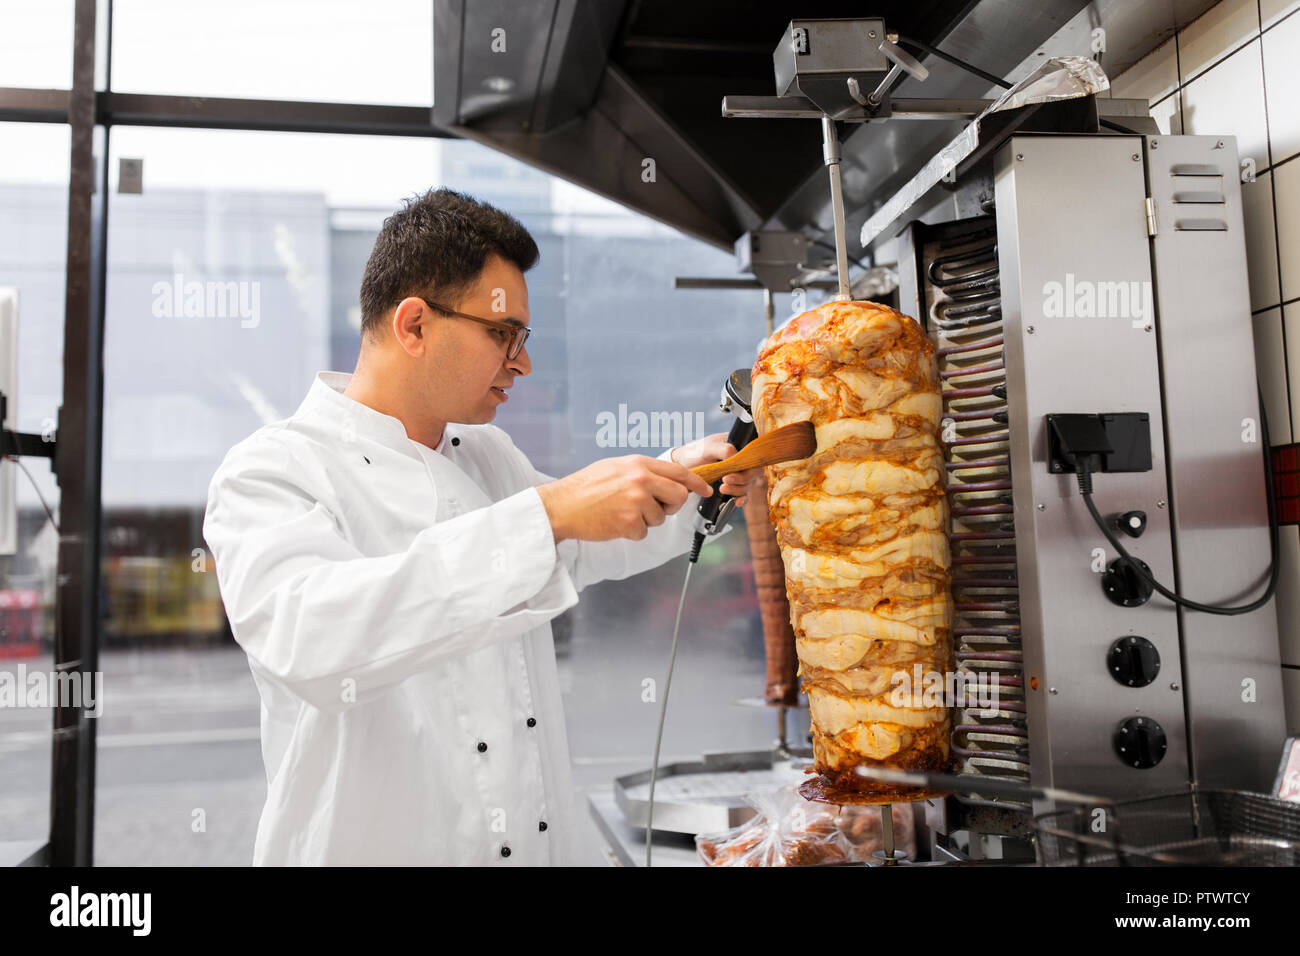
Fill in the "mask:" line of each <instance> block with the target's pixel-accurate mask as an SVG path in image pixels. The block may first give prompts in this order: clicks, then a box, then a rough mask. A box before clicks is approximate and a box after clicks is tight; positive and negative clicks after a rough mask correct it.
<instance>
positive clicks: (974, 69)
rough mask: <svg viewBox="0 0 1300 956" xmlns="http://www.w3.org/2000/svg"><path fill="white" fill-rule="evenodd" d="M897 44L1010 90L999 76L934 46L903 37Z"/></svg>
mask: <svg viewBox="0 0 1300 956" xmlns="http://www.w3.org/2000/svg"><path fill="white" fill-rule="evenodd" d="M898 42H899V43H903V44H906V45H907V46H910V47H915V48H916V49H918V50H920V51H922V52H923V53H929V54H930V55H931V56H937V57H938V58H939V59H941V60H947V61H948V62H949V63H951V64H952V65H953V66H955V67H958V68H959V69H962V70H965V71H966V72H967V73H971V74H973V75H975V76H978V77H979V78H980V79H981V80H987V81H988V82H990V83H992V84H993V85H995V86H998V87H1001V88H1002V89H1004V90H1009V89H1011V84H1010V83H1008V82H1007V81H1006V80H1004V79H1002V78H1001V77H1000V76H995V75H994V74H992V73H989V72H987V71H986V70H981V69H980V68H979V67H978V66H972V65H971V64H970V63H967V62H966V61H965V60H959V59H957V57H955V56H953V55H952V54H951V53H944V52H943V51H942V50H940V49H939V48H938V47H936V46H931V45H930V44H928V43H922V42H921V41H920V40H913V39H912V38H911V37H905V36H899V38H898Z"/></svg>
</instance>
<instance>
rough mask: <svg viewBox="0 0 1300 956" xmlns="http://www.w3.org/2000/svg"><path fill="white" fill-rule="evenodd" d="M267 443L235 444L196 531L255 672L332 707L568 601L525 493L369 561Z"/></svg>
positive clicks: (282, 452) (536, 509) (549, 539)
mask: <svg viewBox="0 0 1300 956" xmlns="http://www.w3.org/2000/svg"><path fill="white" fill-rule="evenodd" d="M303 473H304V472H303V469H302V468H301V466H300V465H299V464H298V462H297V461H296V459H295V458H294V456H293V454H292V452H291V451H289V450H288V449H286V448H284V447H283V446H280V445H278V444H276V443H274V442H269V441H265V440H262V441H256V442H255V443H250V444H249V445H247V446H237V447H236V449H235V450H233V451H232V453H231V454H230V455H229V456H227V459H226V461H225V462H223V463H222V465H221V467H220V468H219V469H218V471H217V473H216V475H215V476H214V477H213V479H212V483H211V486H210V488H209V492H208V506H207V512H206V515H205V518H204V523H203V535H204V538H205V539H206V540H207V543H208V546H209V547H210V548H211V550H212V555H213V558H214V560H215V563H216V570H217V581H218V584H219V586H220V589H221V596H222V600H223V601H224V603H225V607H226V613H227V615H228V616H229V618H230V623H231V628H232V630H233V632H234V635H235V638H236V640H237V641H238V642H239V644H240V646H241V647H243V649H244V650H245V651H246V652H247V653H248V656H249V658H250V662H251V663H252V665H253V666H255V667H256V668H257V669H258V670H259V671H260V672H262V673H264V674H265V675H267V676H268V677H270V678H272V679H274V680H275V681H277V682H279V683H280V684H282V685H284V686H285V687H286V688H288V689H289V690H290V691H291V692H292V693H294V694H296V695H297V696H300V697H301V698H303V699H304V700H306V701H307V702H308V703H310V704H312V705H314V706H316V707H318V708H320V709H322V710H326V711H340V710H343V709H344V708H345V707H346V706H348V705H349V704H351V703H353V702H356V703H361V702H364V701H366V700H367V699H371V698H373V697H374V696H375V695H378V694H380V693H383V692H384V691H385V690H387V689H389V688H391V687H392V686H393V685H394V684H397V683H398V682H400V681H402V680H404V679H405V678H407V677H409V676H410V675H412V674H414V673H416V672H418V671H420V670H423V669H426V668H428V667H429V666H430V664H432V663H435V662H436V661H437V660H439V659H440V658H447V657H450V656H456V655H462V654H465V653H467V652H470V651H473V650H476V649H478V648H479V647H482V646H484V645H486V644H488V643H490V642H492V641H497V640H502V639H505V638H508V637H513V636H516V635H518V634H521V633H525V632H527V631H529V630H531V629H532V628H534V627H537V626H539V625H540V624H542V623H543V622H545V621H548V620H550V619H551V618H553V617H555V616H556V615H558V614H560V613H562V612H563V611H564V610H565V609H567V608H569V607H572V606H573V605H574V604H576V603H577V600H578V596H577V591H576V590H575V588H574V585H573V582H572V581H571V580H570V577H569V573H568V571H567V569H566V568H565V567H564V566H563V565H562V564H560V563H559V562H558V561H557V560H556V546H555V537H554V535H553V534H552V532H551V524H550V520H549V518H548V517H547V514H546V508H545V506H544V505H543V504H542V501H541V497H540V496H539V495H538V493H537V491H536V490H535V489H533V488H529V489H526V490H524V491H520V492H519V493H518V494H515V495H512V496H511V497H509V498H505V499H503V500H502V501H498V502H496V503H495V504H492V505H490V506H488V507H486V508H481V509H478V510H476V511H471V512H469V513H467V514H463V515H460V516H458V517H456V518H452V519H450V520H447V521H443V522H439V523H438V524H435V525H433V526H431V527H429V528H426V529H425V530H424V531H422V532H420V534H419V535H417V536H416V538H415V540H414V541H413V542H412V543H411V546H410V547H409V548H407V549H406V550H405V551H401V552H398V553H396V554H390V555H384V556H381V557H367V556H365V555H363V554H361V553H360V552H359V551H358V550H357V548H356V547H355V546H354V545H353V544H352V543H351V542H349V541H348V540H347V539H345V538H344V537H343V535H342V534H341V533H340V529H339V525H338V523H337V520H336V518H335V516H334V515H333V514H331V513H330V511H329V510H328V509H327V508H326V507H325V506H324V505H322V504H321V503H320V501H319V500H317V498H316V497H315V496H313V495H311V494H310V493H308V492H307V491H306V490H304V488H303V483H304V482H303V480H300V479H296V478H295V476H301V475H302V474H303Z"/></svg>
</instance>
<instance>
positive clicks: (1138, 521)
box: [1115, 511, 1147, 538]
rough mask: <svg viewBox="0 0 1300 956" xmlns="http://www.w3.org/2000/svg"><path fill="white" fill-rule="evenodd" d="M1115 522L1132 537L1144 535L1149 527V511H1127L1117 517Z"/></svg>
mask: <svg viewBox="0 0 1300 956" xmlns="http://www.w3.org/2000/svg"><path fill="white" fill-rule="evenodd" d="M1115 524H1116V525H1117V526H1118V527H1119V530H1120V531H1123V532H1124V533H1125V534H1126V535H1128V536H1129V537H1130V538H1140V537H1142V532H1143V531H1145V530H1146V529H1147V513H1146V512H1145V511H1126V512H1124V513H1123V514H1122V515H1120V516H1119V517H1118V518H1116V519H1115Z"/></svg>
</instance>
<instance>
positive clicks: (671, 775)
mask: <svg viewBox="0 0 1300 956" xmlns="http://www.w3.org/2000/svg"><path fill="white" fill-rule="evenodd" d="M806 762H807V761H804V760H800V759H798V758H795V759H794V760H782V759H779V758H778V756H777V755H776V754H775V753H774V752H773V751H771V750H755V751H747V752H743V753H723V754H705V755H704V757H703V758H702V759H700V760H698V761H689V762H679V763H672V764H666V765H665V766H662V767H660V768H659V775H658V779H657V781H656V788H655V810H654V813H655V815H654V828H655V830H670V831H673V832H677V833H691V834H694V833H710V832H714V831H717V830H725V829H727V828H728V827H733V826H736V825H737V824H740V823H744V822H745V821H746V820H748V819H749V818H750V817H752V816H754V813H755V811H754V808H753V807H751V806H750V805H749V804H748V803H746V802H745V799H744V796H745V794H746V793H752V792H754V791H756V790H776V789H779V788H781V787H783V786H789V785H791V784H794V783H798V782H800V781H801V780H803V776H804V775H803V770H802V769H801V768H802V766H803V765H804V764H805V763H806ZM649 783H650V771H649V770H643V771H640V772H638V773H633V774H627V775H626V776H622V777H618V778H617V779H615V781H614V797H615V799H616V800H617V802H618V805H619V807H620V808H621V809H622V810H623V815H624V818H625V819H626V820H627V822H628V823H629V824H630V825H632V826H634V827H643V828H644V827H645V825H646V819H647V815H648V810H649V800H648V796H649Z"/></svg>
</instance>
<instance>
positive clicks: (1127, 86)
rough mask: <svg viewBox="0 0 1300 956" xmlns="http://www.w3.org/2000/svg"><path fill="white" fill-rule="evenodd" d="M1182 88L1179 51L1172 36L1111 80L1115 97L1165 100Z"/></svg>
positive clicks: (1149, 100)
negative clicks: (1179, 72) (1179, 78)
mask: <svg viewBox="0 0 1300 956" xmlns="http://www.w3.org/2000/svg"><path fill="white" fill-rule="evenodd" d="M1177 86H1178V51H1177V50H1176V49H1175V44H1174V39H1173V38H1172V37H1170V38H1169V39H1168V40H1166V41H1165V42H1164V43H1162V44H1160V46H1158V47H1156V48H1155V49H1154V50H1152V51H1151V52H1150V53H1148V54H1147V55H1146V56H1144V57H1143V58H1142V59H1140V60H1138V61H1137V62H1136V63H1134V64H1133V65H1132V66H1131V67H1129V68H1128V69H1127V70H1125V71H1124V72H1123V73H1121V74H1120V75H1119V76H1117V77H1115V78H1114V79H1112V80H1111V81H1110V91H1111V95H1112V96H1117V97H1119V98H1121V99H1135V100H1137V99H1142V100H1146V101H1147V102H1149V103H1154V102H1156V101H1157V100H1162V99H1164V98H1165V96H1166V95H1167V94H1169V93H1171V92H1173V90H1174V89H1175V88H1177Z"/></svg>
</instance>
